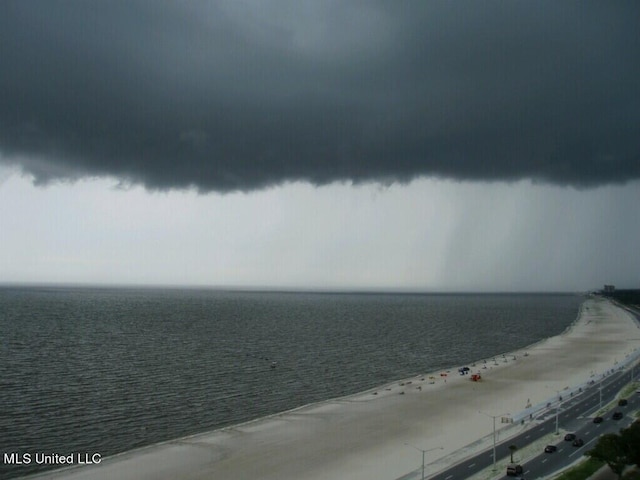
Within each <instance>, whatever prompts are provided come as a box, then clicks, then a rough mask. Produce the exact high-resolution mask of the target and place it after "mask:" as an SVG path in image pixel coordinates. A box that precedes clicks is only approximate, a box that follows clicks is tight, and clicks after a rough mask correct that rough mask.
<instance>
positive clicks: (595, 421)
mask: <svg viewBox="0 0 640 480" xmlns="http://www.w3.org/2000/svg"><path fill="white" fill-rule="evenodd" d="M603 420H604V418H602V417H594V418H593V423H602V421H603Z"/></svg>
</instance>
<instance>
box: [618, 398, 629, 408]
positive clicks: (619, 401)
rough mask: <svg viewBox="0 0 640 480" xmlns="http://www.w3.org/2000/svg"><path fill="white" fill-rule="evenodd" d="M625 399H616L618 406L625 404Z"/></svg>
mask: <svg viewBox="0 0 640 480" xmlns="http://www.w3.org/2000/svg"><path fill="white" fill-rule="evenodd" d="M627 403H628V402H627V399H626V398H621V399H620V400H618V406H619V407H624V406H626V405H627Z"/></svg>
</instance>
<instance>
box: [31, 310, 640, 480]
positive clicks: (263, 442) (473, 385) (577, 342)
mask: <svg viewBox="0 0 640 480" xmlns="http://www.w3.org/2000/svg"><path fill="white" fill-rule="evenodd" d="M639 349H640V329H639V328H638V325H637V324H636V322H635V321H634V320H633V317H632V316H631V315H630V314H628V313H627V312H626V311H624V310H623V309H620V308H617V307H615V306H613V305H612V304H610V303H609V302H608V301H606V300H602V299H597V298H594V299H588V300H587V301H586V302H585V303H584V304H583V306H582V311H581V314H580V316H579V318H578V319H577V320H576V322H574V324H573V325H572V326H571V327H570V328H569V329H568V330H566V331H565V332H564V333H563V334H561V335H559V336H556V337H552V338H549V339H546V340H543V341H541V342H538V343H536V344H534V345H531V346H529V347H527V348H526V349H524V350H521V351H516V352H512V353H508V354H505V355H504V356H503V355H499V356H497V357H496V358H495V360H494V359H487V360H486V363H485V362H484V361H480V362H477V363H476V364H475V365H468V366H469V367H470V368H471V373H476V372H479V373H480V374H481V375H482V377H483V378H482V380H481V381H480V382H472V381H471V380H470V379H469V376H467V375H465V376H460V375H459V374H458V372H457V369H453V368H452V369H450V370H449V372H448V375H447V376H446V377H445V376H441V373H446V372H445V371H440V372H434V373H432V374H425V375H419V376H415V377H412V378H409V379H406V380H403V381H398V382H393V383H391V384H388V385H385V386H382V387H379V388H377V389H373V390H369V391H366V392H362V393H359V394H356V395H351V396H348V397H343V398H338V399H333V400H329V401H326V402H322V403H316V404H312V405H307V406H304V407H300V408H297V409H295V410H291V411H288V412H284V413H280V414H276V415H272V416H270V417H266V418H261V419H258V420H254V421H251V422H247V423H244V424H241V425H236V426H233V427H228V428H224V429H222V430H216V431H214V432H209V433H205V434H198V435H194V436H191V437H187V438H182V439H178V440H173V441H169V442H165V443H163V444H159V445H153V446H150V447H146V448H143V449H139V450H135V451H131V452H126V453H123V454H120V455H116V456H114V457H111V458H108V459H104V460H103V461H102V462H101V463H100V464H99V465H93V466H82V467H78V468H72V469H68V470H64V471H58V472H50V473H47V474H41V475H37V476H36V477H37V478H48V479H61V478H65V479H91V480H102V479H112V478H120V479H129V478H130V479H134V478H135V479H167V480H168V479H174V478H181V479H205V478H208V479H212V478H213V479H230V480H236V479H265V480H271V479H273V480H275V479H278V480H287V479H299V478H305V479H314V480H315V479H336V478H349V479H355V480H359V479H368V480H370V479H380V480H391V479H396V478H399V477H401V476H403V475H406V474H408V473H410V472H411V471H413V470H415V469H417V468H418V467H419V466H420V463H421V458H422V457H421V455H422V454H421V452H419V451H417V449H431V448H435V447H443V448H442V449H441V450H440V449H439V450H435V451H432V452H428V453H427V454H426V455H427V461H428V462H429V463H432V464H435V465H436V466H438V468H440V467H442V466H446V465H439V463H451V462H452V461H454V459H455V458H456V455H458V456H459V455H461V454H462V455H464V452H466V451H467V450H468V449H469V447H468V446H469V445H470V444H472V443H473V442H474V441H477V440H478V439H480V438H482V437H485V436H486V435H488V434H490V433H491V431H492V426H493V419H492V418H491V416H498V418H497V421H496V425H497V427H505V426H508V425H509V424H506V423H504V424H503V423H502V418H504V419H505V420H515V422H516V423H518V422H521V421H522V420H524V421H525V422H526V421H528V419H529V413H530V412H533V410H534V409H535V408H537V407H538V408H539V407H541V406H544V405H546V403H547V402H549V401H552V400H553V399H554V398H555V397H557V396H558V394H560V395H569V394H570V392H571V389H573V388H578V387H579V386H580V385H583V384H586V383H587V382H589V381H590V380H593V379H598V378H600V377H601V376H602V374H603V373H604V372H607V371H610V370H612V369H614V368H619V367H621V366H623V365H624V362H625V361H628V360H629V359H630V358H631V356H633V358H636V356H637V355H638V354H639V353H640V350H639ZM465 447H466V448H465ZM461 452H462V453H461ZM439 459H440V462H438V460H439ZM432 468H435V467H432Z"/></svg>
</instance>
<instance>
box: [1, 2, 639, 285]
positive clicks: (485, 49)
mask: <svg viewBox="0 0 640 480" xmlns="http://www.w3.org/2000/svg"><path fill="white" fill-rule="evenodd" d="M637 18H640V4H638V3H637V2H632V1H629V2H551V1H549V2H545V1H542V2H519V1H513V2H482V3H479V2H474V1H462V0H457V1H455V2H448V1H447V2H445V1H442V2H429V1H415V2H410V1H407V2H376V1H367V2H360V1H341V2H331V1H327V2H316V1H299V0H298V1H267V0H265V1H259V2H258V1H256V2H248V1H239V0H234V1H228V2H225V1H216V2H177V1H175V2H168V1H160V0H154V1H132V0H127V1H110V2H97V1H96V2H91V1H70V0H66V1H62V0H45V1H37V0H31V1H28V2H24V1H12V0H5V1H3V2H0V71H1V72H2V74H1V75H0V200H1V201H2V205H3V206H4V208H3V209H2V211H1V212H0V225H1V226H2V229H1V230H0V241H1V244H2V251H1V252H0V282H1V281H5V282H11V281H20V282H22V281H27V282H30V281H36V282H37V281H47V282H49V281H55V282H98V283H163V284H167V283H168V284H206V285H232V286H233V285H236V286H272V287H276V288H277V287H296V286H299V287H304V288H313V287H321V288H385V289H386V288H388V289H407V288H410V289H430V290H442V289H443V290H461V289H464V290H581V289H588V288H596V287H599V286H600V285H601V284H602V283H605V282H611V283H615V284H618V285H621V286H633V287H637V286H638V285H637V284H638V280H639V278H638V277H639V275H638V272H640V268H639V267H640V261H639V260H638V259H637V258H638V255H637V252H636V250H637V240H638V239H639V238H640V227H638V225H639V224H640V215H639V214H638V213H637V210H638V209H637V208H636V207H635V206H636V205H637V204H638V200H639V199H640V198H639V197H640V195H639V193H640V189H639V185H640V184H639V180H640V86H639V85H640V82H638V80H637V79H638V78H640V61H639V60H638V58H639V57H638V51H640V35H639V34H638V33H637V20H636V19H637Z"/></svg>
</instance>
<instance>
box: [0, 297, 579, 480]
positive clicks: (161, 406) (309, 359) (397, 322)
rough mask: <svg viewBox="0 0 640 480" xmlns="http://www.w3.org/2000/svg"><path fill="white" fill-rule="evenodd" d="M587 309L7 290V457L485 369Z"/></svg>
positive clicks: (0, 432)
mask: <svg viewBox="0 0 640 480" xmlns="http://www.w3.org/2000/svg"><path fill="white" fill-rule="evenodd" d="M583 300H584V299H583V298H582V297H580V296H578V295H552V294H428V295H418V294H361V293H275V292H228V291H215V290H196V289H146V288H137V289H135V288H128V289H127V288H71V287H65V288H63V287H60V288H53V287H0V455H4V454H10V453H15V454H17V455H21V454H23V453H30V454H31V455H32V456H33V455H35V454H36V453H39V454H42V453H44V454H46V453H65V452H99V453H100V454H101V455H102V456H103V457H104V456H108V455H112V454H115V453H119V452H123V451H126V450H130V449H133V448H136V447H140V446H144V445H150V444H153V443H157V442H160V441H164V440H169V439H173V438H177V437H181V436H185V435H189V434H194V433H198V432H203V431H207V430H212V429H216V428H221V427H224V426H228V425H231V424H236V423H239V422H243V421H247V420H251V419H255V418H258V417H261V416H265V415H269V414H272V413H277V412H281V411H284V410H288V409H291V408H295V407H298V406H301V405H305V404H308V403H312V402H318V401H322V400H326V399H329V398H333V397H338V396H343V395H347V394H352V393H356V392H359V391H363V390H366V389H369V388H373V387H376V386H379V385H383V384H385V383H388V382H391V381H394V380H399V379H403V378H407V377H409V376H412V375H414V374H419V373H426V372H430V371H435V370H438V369H441V368H446V367H452V366H456V365H460V364H464V363H469V362H472V361H474V360H481V359H483V358H491V357H493V356H495V355H498V354H501V353H504V352H508V351H512V350H515V349H518V348H521V347H524V346H526V345H530V344H532V343H535V342H537V341H539V340H541V339H543V338H546V337H549V336H553V335H556V334H559V333H560V332H562V331H563V330H565V329H566V328H567V327H568V326H569V325H570V324H571V323H572V322H573V321H574V320H575V319H576V317H577V315H578V311H579V306H580V304H581V303H582V301H583ZM274 362H275V363H274ZM43 468H47V467H46V466H38V465H28V466H15V465H13V466H11V465H6V464H5V462H0V478H13V477H16V476H22V475H26V474H29V473H34V472H36V471H39V470H41V469H43Z"/></svg>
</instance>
